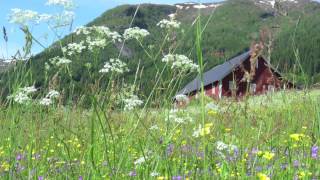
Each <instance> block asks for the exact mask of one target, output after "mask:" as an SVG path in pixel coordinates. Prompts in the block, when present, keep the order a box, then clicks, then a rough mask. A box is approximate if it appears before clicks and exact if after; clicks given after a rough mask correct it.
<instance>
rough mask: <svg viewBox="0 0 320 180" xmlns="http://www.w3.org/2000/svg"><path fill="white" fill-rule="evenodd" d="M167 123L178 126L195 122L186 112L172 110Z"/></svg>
mask: <svg viewBox="0 0 320 180" xmlns="http://www.w3.org/2000/svg"><path fill="white" fill-rule="evenodd" d="M165 121H171V122H175V123H178V124H185V123H188V122H193V119H192V118H191V117H190V115H189V113H187V112H185V111H182V110H178V109H171V110H170V111H169V113H168V117H167V118H166V119H165Z"/></svg>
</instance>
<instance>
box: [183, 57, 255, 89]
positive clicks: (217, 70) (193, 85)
mask: <svg viewBox="0 0 320 180" xmlns="http://www.w3.org/2000/svg"><path fill="white" fill-rule="evenodd" d="M249 57H250V51H248V52H245V53H243V54H241V55H239V56H237V57H234V58H232V59H231V60H229V61H227V62H225V63H223V64H221V65H218V66H215V67H214V68H212V69H210V70H209V71H207V72H205V73H204V74H203V80H204V86H207V85H209V84H212V83H214V82H216V81H220V80H222V79H223V78H225V77H226V76H227V75H228V74H230V73H231V72H232V71H233V69H234V68H236V67H238V66H240V65H241V64H242V62H243V61H245V60H246V59H248V58H249ZM200 88H201V79H200V76H197V77H196V78H195V79H194V80H193V81H191V82H190V83H188V84H187V85H186V86H185V87H184V88H183V89H181V90H180V91H179V92H178V93H177V94H188V93H191V92H193V91H196V90H199V89H200Z"/></svg>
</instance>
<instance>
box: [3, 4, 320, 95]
mask: <svg viewBox="0 0 320 180" xmlns="http://www.w3.org/2000/svg"><path fill="white" fill-rule="evenodd" d="M136 8H137V6H136V5H122V6H119V7H116V8H114V9H111V10H108V11H106V12H105V13H103V14H102V15H101V16H100V17H98V18H96V19H94V20H93V21H92V22H90V23H89V24H88V26H93V25H96V26H100V25H104V26H107V27H109V28H110V29H112V30H115V31H118V32H119V33H123V32H124V30H125V29H127V28H128V27H129V25H130V22H131V20H132V17H133V16H134V14H135V10H136ZM199 9H200V10H201V15H202V23H203V26H205V30H204V32H203V41H202V47H203V55H204V60H205V65H206V66H205V68H206V69H209V68H212V67H213V66H215V65H217V64H219V63H222V62H224V61H225V60H227V59H229V58H230V57H232V56H235V55H237V54H239V53H241V52H243V51H244V50H246V49H248V48H249V47H250V44H251V43H252V42H253V41H254V40H258V39H259V37H260V34H261V33H260V32H261V30H264V32H272V33H271V34H272V36H273V38H272V39H273V45H272V51H271V52H272V53H271V62H272V64H273V65H274V66H275V67H278V69H279V70H280V71H281V72H283V73H284V74H285V75H287V76H288V77H289V78H292V75H293V74H296V75H299V76H301V74H302V72H301V71H300V70H299V67H300V65H299V64H301V67H302V68H303V72H304V73H305V74H307V77H308V79H309V80H310V81H311V82H315V81H320V75H319V73H320V51H319V50H320V34H319V32H320V4H319V3H317V2H315V1H311V0H283V1H281V3H278V2H276V1H274V0H228V1H225V2H222V3H204V4H202V5H199V4H196V3H180V4H176V5H173V6H171V5H159V4H143V5H142V6H141V7H140V9H139V11H138V12H137V14H136V18H135V19H134V21H133V27H134V26H138V27H140V28H144V29H147V30H148V31H149V32H150V33H151V36H149V37H148V38H147V39H146V40H145V43H146V44H156V45H157V44H159V43H160V42H161V40H162V39H163V35H162V32H161V31H160V30H159V28H158V27H157V26H156V24H157V23H158V22H159V21H160V20H162V19H168V18H169V17H168V16H170V17H173V16H174V17H175V18H176V19H177V20H179V21H181V22H182V28H181V30H179V31H178V32H177V33H176V39H177V40H176V41H174V42H172V43H176V45H177V46H178V48H177V49H176V53H179V54H186V55H188V56H189V57H190V58H192V59H194V60H195V61H196V55H195V49H194V44H195V27H194V22H195V19H196V18H197V16H198V12H199ZM265 34H268V33H265ZM266 36H267V35H266ZM77 39H78V38H77V36H76V35H75V34H71V35H68V36H67V37H65V38H64V39H63V40H62V44H63V45H65V44H67V43H70V42H77ZM266 39H268V38H266ZM269 39H270V38H269ZM57 47H58V44H54V45H53V46H52V47H50V48H48V49H47V50H45V51H44V52H42V53H40V54H38V55H37V56H35V57H34V58H33V59H32V60H31V61H30V62H29V67H30V69H31V70H30V73H29V75H30V76H31V77H32V78H29V79H28V81H30V82H35V83H36V84H37V85H38V86H43V87H45V86H46V84H45V83H44V82H45V78H46V76H45V74H44V72H45V70H44V68H45V62H47V61H48V59H50V58H52V57H55V56H57V55H61V50H60V49H59V48H57ZM120 48H121V45H120V44H115V45H114V46H113V47H111V48H106V49H104V50H102V51H101V55H100V58H99V64H100V65H101V66H100V67H102V66H103V63H104V62H105V61H107V60H108V59H109V58H113V57H117V56H118V53H119V49H120ZM158 50H159V49H157V48H155V49H152V48H151V53H155V52H157V51H158ZM165 53H167V52H162V54H165ZM91 59H92V57H90V53H85V54H83V55H82V60H81V62H76V63H74V64H73V65H72V72H74V74H73V79H74V80H75V81H77V82H79V84H78V87H76V89H77V88H78V90H77V91H76V92H79V93H80V92H82V90H81V88H82V87H83V86H82V84H83V83H92V82H94V78H97V77H98V76H99V75H98V70H99V67H95V69H94V68H93V69H91V73H93V74H94V75H93V76H92V74H90V73H88V72H87V70H86V67H85V65H84V64H85V63H87V62H90V61H91ZM121 59H123V60H125V61H126V62H127V63H128V65H129V68H130V70H131V71H130V72H128V73H126V74H124V75H123V78H124V77H125V79H126V81H128V82H130V81H134V77H135V73H136V72H135V70H136V68H137V67H138V64H139V63H140V64H139V67H140V68H141V67H143V73H144V75H143V76H142V77H141V78H140V79H139V86H140V88H141V89H142V91H143V93H144V94H148V93H149V92H150V91H151V87H153V86H152V85H153V84H154V83H155V76H156V74H157V73H159V71H158V70H159V69H158V68H160V67H163V63H162V62H161V61H160V60H161V57H159V59H158V60H156V61H154V60H150V59H148V58H147V57H146V55H145V53H144V52H143V51H142V50H141V48H140V47H139V46H138V44H137V43H136V42H133V41H130V42H128V43H126V45H125V47H124V51H123V53H122V57H121ZM297 60H299V61H297ZM193 76H194V74H191V75H190V76H189V77H186V78H185V80H184V82H183V83H182V85H183V84H184V83H186V82H187V81H188V80H189V79H191V78H192V77H193ZM13 77H14V76H12V75H11V77H10V78H13ZM165 77H166V76H164V78H165ZM4 78H5V76H3V77H2V81H1V83H5V82H6V80H5V79H4ZM19 78H20V76H19ZM298 79H299V78H298ZM182 85H181V86H182ZM1 86H5V85H1ZM60 86H61V88H65V87H67V86H68V81H67V80H65V81H64V80H61V83H60Z"/></svg>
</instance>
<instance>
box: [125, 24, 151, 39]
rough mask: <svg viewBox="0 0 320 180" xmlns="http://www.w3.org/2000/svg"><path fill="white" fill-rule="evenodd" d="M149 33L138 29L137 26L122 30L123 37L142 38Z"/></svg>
mask: <svg viewBox="0 0 320 180" xmlns="http://www.w3.org/2000/svg"><path fill="white" fill-rule="evenodd" d="M148 35H150V33H149V32H148V31H147V30H145V29H140V28H139V27H133V28H128V29H126V30H125V31H124V34H123V36H124V38H125V39H126V40H129V39H137V40H141V39H142V38H144V37H146V36H148Z"/></svg>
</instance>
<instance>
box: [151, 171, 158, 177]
mask: <svg viewBox="0 0 320 180" xmlns="http://www.w3.org/2000/svg"><path fill="white" fill-rule="evenodd" d="M159 175H160V174H159V173H158V172H152V173H151V174H150V176H151V177H157V176H159Z"/></svg>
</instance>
